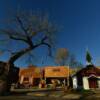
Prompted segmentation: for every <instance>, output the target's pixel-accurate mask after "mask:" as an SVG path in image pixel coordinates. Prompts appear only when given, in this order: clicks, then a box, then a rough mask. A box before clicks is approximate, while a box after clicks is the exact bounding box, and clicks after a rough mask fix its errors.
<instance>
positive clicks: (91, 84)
mask: <svg viewBox="0 0 100 100" xmlns="http://www.w3.org/2000/svg"><path fill="white" fill-rule="evenodd" d="M89 88H97V78H94V77H91V78H89Z"/></svg>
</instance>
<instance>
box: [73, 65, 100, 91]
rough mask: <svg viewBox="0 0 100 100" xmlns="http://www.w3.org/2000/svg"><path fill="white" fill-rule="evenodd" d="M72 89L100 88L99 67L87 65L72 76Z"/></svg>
mask: <svg viewBox="0 0 100 100" xmlns="http://www.w3.org/2000/svg"><path fill="white" fill-rule="evenodd" d="M72 80H73V88H74V89H81V88H83V89H86V90H88V89H100V69H99V68H97V67H95V66H94V65H87V66H86V67H85V68H83V69H81V70H80V71H78V72H77V73H76V74H75V75H73V76H72Z"/></svg>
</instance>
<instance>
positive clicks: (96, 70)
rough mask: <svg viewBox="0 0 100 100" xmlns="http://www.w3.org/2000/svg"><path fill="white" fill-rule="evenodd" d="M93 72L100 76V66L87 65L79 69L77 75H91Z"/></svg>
mask: <svg viewBox="0 0 100 100" xmlns="http://www.w3.org/2000/svg"><path fill="white" fill-rule="evenodd" d="M91 74H93V75H96V76H100V68H97V67H95V66H94V65H87V66H86V67H85V68H82V69H81V70H79V71H78V72H77V73H76V74H75V75H81V76H89V75H91Z"/></svg>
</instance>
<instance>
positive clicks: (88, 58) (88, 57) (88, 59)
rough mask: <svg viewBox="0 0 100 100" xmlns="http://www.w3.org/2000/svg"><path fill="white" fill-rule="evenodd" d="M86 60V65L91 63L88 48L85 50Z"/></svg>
mask: <svg viewBox="0 0 100 100" xmlns="http://www.w3.org/2000/svg"><path fill="white" fill-rule="evenodd" d="M86 62H87V64H88V65H91V64H92V57H91V54H90V52H89V50H88V49H87V50H86Z"/></svg>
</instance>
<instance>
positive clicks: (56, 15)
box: [0, 0, 100, 66]
mask: <svg viewBox="0 0 100 100" xmlns="http://www.w3.org/2000/svg"><path fill="white" fill-rule="evenodd" d="M18 8H20V9H21V10H29V11H30V10H33V11H35V12H37V11H39V12H43V13H48V15H49V18H51V19H52V20H53V21H54V22H55V23H57V24H58V26H60V27H61V30H60V32H59V33H58V36H57V42H58V43H57V48H68V49H69V50H70V51H71V52H72V53H73V54H74V55H75V56H76V58H77V60H78V61H80V62H82V63H83V64H85V53H86V48H87V47H88V49H89V51H90V53H91V54H92V56H93V63H95V64H97V65H100V46H99V45H100V44H99V43H100V0H0V21H1V20H2V19H4V18H6V16H5V15H6V13H7V12H8V10H13V11H16V10H17V9H18ZM0 27H2V24H1V23H0ZM0 45H1V44H0ZM44 51H45V50H44V48H41V50H40V49H39V50H38V54H41V53H42V52H44ZM0 59H1V60H5V59H7V55H4V56H0ZM40 59H44V60H47V61H45V62H46V63H45V64H44V65H52V64H53V63H51V62H50V59H49V58H48V59H46V57H43V55H41V57H40ZM41 62H42V60H41V61H39V62H38V64H37V65H38V66H43V64H42V63H41ZM16 64H17V65H18V66H25V62H23V63H22V62H20V60H19V61H17V62H16Z"/></svg>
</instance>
